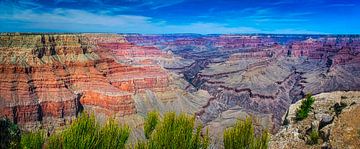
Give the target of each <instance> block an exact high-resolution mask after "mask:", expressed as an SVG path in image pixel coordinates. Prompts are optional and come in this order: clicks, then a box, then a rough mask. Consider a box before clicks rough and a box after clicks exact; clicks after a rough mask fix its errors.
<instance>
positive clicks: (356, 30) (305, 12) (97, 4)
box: [0, 0, 360, 34]
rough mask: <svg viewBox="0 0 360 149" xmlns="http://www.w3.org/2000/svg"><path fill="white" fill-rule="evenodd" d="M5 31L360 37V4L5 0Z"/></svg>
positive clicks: (331, 0) (0, 21) (1, 0)
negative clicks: (355, 35)
mask: <svg viewBox="0 0 360 149" xmlns="http://www.w3.org/2000/svg"><path fill="white" fill-rule="evenodd" d="M0 32H112V33H142V34H168V33H199V34H231V33H234V34H235V33H274V34H360V1H359V0H0Z"/></svg>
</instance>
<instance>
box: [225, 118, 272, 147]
mask: <svg viewBox="0 0 360 149" xmlns="http://www.w3.org/2000/svg"><path fill="white" fill-rule="evenodd" d="M223 139H224V147H225V149H238V148H244V149H266V148H267V147H268V142H269V139H270V137H269V133H268V131H267V130H265V131H263V132H262V134H261V136H258V137H256V136H255V133H254V126H253V124H252V120H251V118H247V119H246V120H245V121H241V120H239V121H238V122H237V123H236V124H235V126H234V127H232V128H228V129H226V130H225V132H224V138H223Z"/></svg>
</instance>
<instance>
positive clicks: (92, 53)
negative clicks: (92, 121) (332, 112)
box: [0, 33, 360, 145]
mask: <svg viewBox="0 0 360 149" xmlns="http://www.w3.org/2000/svg"><path fill="white" fill-rule="evenodd" d="M359 54H360V37H359V36H358V35H348V36H340V35H331V36H330V35H262V34H259V35H255V34H254V35H198V34H167V35H140V34H123V35H120V34H11V33H10V34H2V35H1V36H0V74H1V75H0V78H1V79H0V110H1V111H0V115H1V116H6V117H8V118H10V119H11V120H13V121H14V122H16V123H18V124H20V126H22V127H23V128H24V129H34V128H38V127H45V128H49V127H53V126H54V127H58V126H63V125H65V124H67V123H69V122H71V120H72V119H73V118H75V117H76V115H77V114H78V112H79V111H81V110H82V109H85V110H89V111H95V113H96V115H97V117H98V118H99V119H102V118H106V117H107V116H113V115H114V116H115V117H117V118H119V119H120V120H121V121H122V122H125V123H130V125H132V126H134V127H136V128H141V124H142V118H143V117H144V116H145V114H146V113H147V112H148V111H151V110H158V111H160V112H166V111H176V112H187V113H189V114H196V117H197V120H199V121H201V122H203V123H204V126H205V128H211V129H212V130H216V131H211V132H210V134H211V135H212V136H213V137H215V138H216V137H217V135H218V134H219V133H220V132H221V131H222V130H223V129H224V128H226V127H228V126H231V125H232V124H233V123H234V122H235V121H236V119H238V118H244V117H246V116H249V115H250V116H252V117H254V118H255V119H256V121H257V122H256V124H258V126H259V128H268V129H270V130H271V132H272V133H276V132H277V131H278V130H279V129H281V124H282V121H283V119H282V117H283V116H284V115H285V113H286V111H288V109H289V106H290V105H291V104H293V103H295V102H296V101H298V100H299V99H301V98H303V97H304V95H305V94H306V93H313V94H319V93H322V92H331V91H350V90H359V89H360V77H359V76H360V65H359V63H360V59H359V57H360V55H359ZM132 135H133V136H136V137H141V136H143V135H142V134H141V131H136V132H134V133H133V134H132ZM216 140H221V138H216ZM215 144H217V145H221V141H219V142H215Z"/></svg>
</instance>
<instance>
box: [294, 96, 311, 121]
mask: <svg viewBox="0 0 360 149" xmlns="http://www.w3.org/2000/svg"><path fill="white" fill-rule="evenodd" d="M314 102H315V98H314V97H312V96H311V94H307V95H306V99H305V100H303V101H302V102H301V106H300V108H299V109H297V111H296V120H297V121H301V120H303V119H305V118H307V117H308V115H309V112H310V110H311V105H312V104H313V103H314Z"/></svg>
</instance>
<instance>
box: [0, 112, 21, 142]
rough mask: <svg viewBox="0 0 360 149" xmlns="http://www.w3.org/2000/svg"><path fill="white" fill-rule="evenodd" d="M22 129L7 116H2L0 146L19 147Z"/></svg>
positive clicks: (0, 121) (0, 119)
mask: <svg viewBox="0 0 360 149" xmlns="http://www.w3.org/2000/svg"><path fill="white" fill-rule="evenodd" d="M19 146H20V129H19V128H18V126H17V125H16V124H14V123H12V122H11V121H10V120H9V119H7V118H0V148H1V149H3V148H19Z"/></svg>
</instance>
